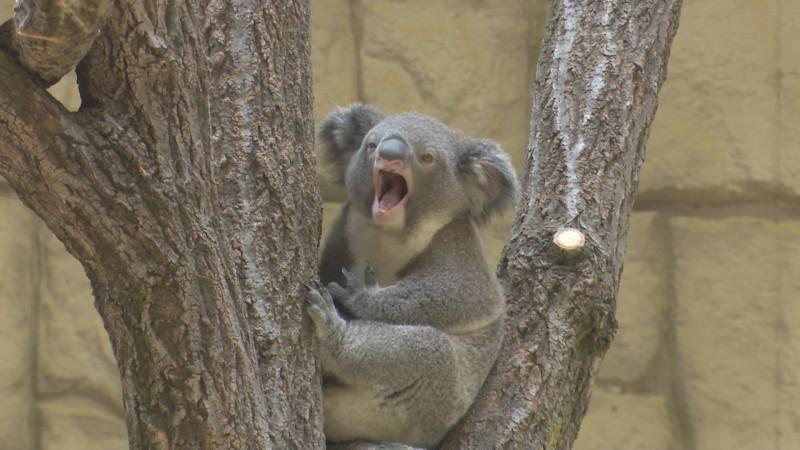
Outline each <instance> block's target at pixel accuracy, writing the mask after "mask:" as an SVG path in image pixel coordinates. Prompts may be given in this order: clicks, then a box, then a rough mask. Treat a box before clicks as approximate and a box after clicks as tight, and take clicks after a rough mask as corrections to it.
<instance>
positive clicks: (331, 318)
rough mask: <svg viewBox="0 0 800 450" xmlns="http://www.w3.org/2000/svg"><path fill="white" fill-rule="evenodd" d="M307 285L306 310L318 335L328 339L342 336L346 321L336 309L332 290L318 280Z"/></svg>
mask: <svg viewBox="0 0 800 450" xmlns="http://www.w3.org/2000/svg"><path fill="white" fill-rule="evenodd" d="M305 287H306V289H308V296H307V297H306V306H307V308H306V310H307V311H308V315H309V316H310V317H311V321H312V322H314V329H315V331H316V334H317V337H318V338H320V339H322V340H328V339H330V338H331V337H334V336H340V335H341V334H342V333H343V332H344V327H345V322H344V319H342V318H341V316H339V313H338V311H336V307H335V306H334V305H333V298H332V297H331V294H330V292H328V290H327V289H325V286H322V285H321V284H319V282H317V281H313V282H311V283H310V284H305Z"/></svg>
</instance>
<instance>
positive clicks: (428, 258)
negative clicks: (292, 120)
mask: <svg viewBox="0 0 800 450" xmlns="http://www.w3.org/2000/svg"><path fill="white" fill-rule="evenodd" d="M319 137H320V141H321V148H322V152H323V155H324V157H325V158H327V159H328V160H329V161H330V163H331V165H332V166H333V169H334V171H335V175H336V176H337V177H338V179H339V181H340V182H342V183H343V184H344V185H345V187H346V190H347V194H348V197H349V202H348V203H347V204H346V205H345V206H344V208H343V209H342V212H341V215H340V216H339V217H338V218H337V220H336V221H335V223H334V224H333V226H332V228H331V231H330V234H329V236H328V238H327V241H326V243H325V246H324V248H323V251H322V256H321V258H320V274H319V275H320V281H321V283H312V284H311V285H309V286H307V288H308V290H309V295H308V297H307V298H308V303H307V311H308V314H309V316H310V317H311V319H312V322H313V326H314V332H315V335H316V337H317V340H318V342H319V351H320V359H321V362H322V368H323V373H324V377H323V406H324V415H325V436H326V439H327V441H328V442H329V446H332V445H333V444H335V443H348V442H364V441H367V442H389V443H403V444H407V445H412V446H415V447H423V448H430V447H434V446H436V445H437V444H438V443H439V442H440V441H441V440H442V439H443V438H444V436H445V435H446V434H447V432H448V431H449V430H450V429H451V428H452V427H453V425H455V424H456V422H458V421H459V420H460V419H461V418H462V417H463V416H464V415H465V414H466V412H467V410H468V409H469V407H470V405H471V404H472V402H473V400H474V399H475V396H476V395H477V393H478V391H479V389H480V388H481V386H482V385H483V382H484V380H485V379H486V376H487V375H488V373H489V370H490V369H491V367H492V365H493V364H494V360H495V358H496V356H497V352H498V350H499V347H500V343H501V340H502V337H503V320H504V314H505V300H504V298H503V292H502V290H501V288H500V285H499V283H498V282H497V279H496V278H495V275H494V270H493V268H490V267H489V266H488V264H487V261H486V257H485V255H484V251H483V245H482V242H481V238H480V235H479V227H480V226H481V225H484V224H485V223H486V222H487V221H488V220H489V219H490V218H491V217H492V216H494V215H495V214H497V213H500V212H502V211H504V210H505V209H507V208H509V207H511V206H512V205H513V203H514V201H515V199H516V197H517V191H518V183H517V179H516V175H515V173H514V170H513V168H512V166H511V163H510V160H509V157H508V155H507V154H506V153H504V152H503V151H502V150H501V149H500V148H499V147H498V145H497V144H495V143H493V142H491V141H488V140H482V139H474V138H471V137H468V136H466V135H464V134H462V133H460V132H458V131H455V130H453V129H451V128H448V127H447V126H445V125H444V124H442V123H441V122H439V121H438V120H436V119H433V118H431V117H428V116H425V115H422V114H418V113H413V112H412V113H402V114H396V115H388V116H387V115H385V114H383V113H382V112H380V111H379V110H377V109H375V108H373V107H370V106H366V105H361V104H356V105H352V106H350V107H348V108H343V109H339V110H337V111H335V112H333V113H331V114H330V115H329V116H328V117H327V118H326V119H324V120H323V122H322V123H321V125H320V132H319ZM345 445H346V444H345ZM329 448H331V447H329Z"/></svg>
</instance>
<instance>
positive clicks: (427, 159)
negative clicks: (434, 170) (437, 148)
mask: <svg viewBox="0 0 800 450" xmlns="http://www.w3.org/2000/svg"><path fill="white" fill-rule="evenodd" d="M419 160H420V161H422V162H423V164H430V163H432V162H433V153H423V154H422V155H420V157H419Z"/></svg>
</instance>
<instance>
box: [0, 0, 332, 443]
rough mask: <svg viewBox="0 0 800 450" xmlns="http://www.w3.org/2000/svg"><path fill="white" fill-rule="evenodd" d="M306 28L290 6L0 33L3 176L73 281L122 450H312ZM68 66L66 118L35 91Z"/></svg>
mask: <svg viewBox="0 0 800 450" xmlns="http://www.w3.org/2000/svg"><path fill="white" fill-rule="evenodd" d="M104 24H105V26H103V25H104ZM101 30H102V31H101ZM308 30H309V5H308V2H307V1H290V0H288V1H264V2H249V1H238V0H169V1H166V0H144V1H139V2H127V1H125V0H117V1H115V2H114V5H113V8H112V7H111V0H70V1H66V0H63V1H62V0H53V1H41V0H39V1H36V0H18V3H17V8H16V16H15V18H14V19H13V20H12V21H10V22H7V23H6V24H4V25H3V26H2V28H0V175H2V176H3V177H5V178H6V179H7V180H8V182H9V183H10V185H11V186H12V187H13V188H14V189H15V190H16V191H17V193H18V194H19V196H20V198H21V199H22V201H23V202H24V203H25V204H26V205H28V206H29V207H30V208H32V209H33V210H34V211H36V212H37V213H38V215H39V216H41V217H42V219H43V220H44V221H45V222H46V223H47V225H48V227H49V228H50V229H51V230H52V231H53V232H54V233H55V234H56V236H58V238H59V239H61V241H63V242H64V244H65V245H66V247H67V249H68V250H69V251H70V252H71V253H72V254H73V255H74V256H75V257H76V258H77V259H78V260H79V261H81V263H82V264H83V266H84V267H85V269H86V272H87V274H88V276H89V279H90V280H91V283H92V286H93V290H94V296H95V303H96V306H97V309H98V311H99V312H100V315H101V316H102V318H103V321H104V323H105V326H106V329H107V330H108V333H109V336H110V338H111V342H112V345H113V348H114V352H115V355H116V359H117V361H118V364H119V369H120V374H121V378H122V387H123V398H124V404H125V409H126V416H127V426H128V433H129V439H130V445H131V448H136V449H145V448H146V449H158V448H192V449H195V448H198V449H199V448H207V449H223V448H237V449H239V448H241V449H244V448H248V449H249V448H309V447H310V446H317V447H319V446H322V443H323V437H322V434H321V423H322V421H321V411H320V405H319V404H320V389H319V379H318V376H319V373H318V367H317V365H316V363H315V359H314V356H313V351H312V348H313V346H312V340H311V335H310V333H309V331H308V327H306V326H303V323H304V321H305V320H306V319H304V314H303V312H302V308H301V305H302V300H301V296H302V295H303V294H304V293H303V292H301V291H300V290H299V287H300V283H301V282H302V281H305V280H308V279H310V278H312V277H313V276H315V273H316V252H317V244H318V242H317V240H318V236H319V225H320V219H319V218H320V209H321V208H320V205H321V201H320V196H319V191H318V187H317V182H316V173H315V165H316V163H315V158H314V152H313V150H312V148H313V147H312V143H313V129H314V126H313V119H312V114H311V105H312V103H311V99H312V95H311V76H310V61H309V48H308ZM90 48H91V50H89V49H90ZM87 51H88V54H87V53H86V52H87ZM84 55H86V56H85V57H84ZM78 61H82V62H81V64H80V66H79V68H78V81H79V84H80V90H81V98H82V106H81V110H80V111H79V112H77V113H70V112H67V111H65V110H64V108H63V107H62V106H61V105H60V104H59V103H58V102H57V101H55V100H54V99H53V98H51V97H50V96H49V95H48V94H47V92H46V91H45V90H44V86H46V85H47V84H50V83H53V82H55V81H57V80H58V79H59V78H60V77H61V76H62V75H63V74H64V73H65V72H67V71H68V70H70V69H71V68H72V67H74V65H75V64H76V63H77V62H78Z"/></svg>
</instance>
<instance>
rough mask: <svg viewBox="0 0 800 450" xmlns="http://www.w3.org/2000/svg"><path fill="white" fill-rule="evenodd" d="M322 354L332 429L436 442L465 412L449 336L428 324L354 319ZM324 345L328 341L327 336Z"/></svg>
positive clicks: (338, 437)
mask: <svg viewBox="0 0 800 450" xmlns="http://www.w3.org/2000/svg"><path fill="white" fill-rule="evenodd" d="M330 343H331V344H333V345H332V346H331V347H329V348H328V349H327V350H323V351H324V352H325V353H327V356H325V357H324V359H323V367H324V368H325V370H326V372H328V373H330V374H331V375H333V376H334V377H335V378H336V379H337V380H338V383H332V384H327V385H325V387H324V389H323V394H324V406H325V408H324V410H325V434H326V436H327V437H328V439H329V440H331V441H334V442H347V441H350V440H353V439H369V440H372V441H382V442H409V443H414V444H415V445H419V446H423V447H430V446H433V445H435V444H436V443H437V442H439V440H441V439H442V438H443V437H444V435H445V433H446V432H447V430H448V429H449V428H450V427H451V426H452V425H453V424H454V423H455V422H456V421H457V420H458V418H459V417H460V416H461V415H462V414H463V412H464V411H462V409H463V408H461V406H462V405H461V404H460V402H459V399H461V398H462V395H459V393H458V392H456V386H458V385H459V383H458V380H457V375H456V362H455V355H454V352H453V349H452V346H451V343H450V341H449V338H448V337H447V336H446V335H445V334H444V333H442V332H441V331H439V330H437V329H435V328H431V327H427V326H409V325H390V324H384V323H380V322H368V321H358V320H356V321H350V322H348V323H347V326H346V328H345V332H344V336H343V339H341V340H340V341H338V342H337V341H330ZM320 345H321V346H323V344H322V343H320Z"/></svg>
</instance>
